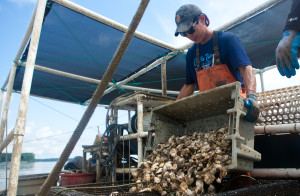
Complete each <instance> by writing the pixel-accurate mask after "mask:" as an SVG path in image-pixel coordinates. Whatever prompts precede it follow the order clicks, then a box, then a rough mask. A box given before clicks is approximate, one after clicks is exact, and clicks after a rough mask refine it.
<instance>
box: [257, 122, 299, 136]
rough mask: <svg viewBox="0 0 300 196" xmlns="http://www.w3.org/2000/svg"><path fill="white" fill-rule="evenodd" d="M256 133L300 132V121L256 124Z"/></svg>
mask: <svg viewBox="0 0 300 196" xmlns="http://www.w3.org/2000/svg"><path fill="white" fill-rule="evenodd" d="M254 133H255V134H266V135H270V134H281V133H300V123H293V124H281V125H265V126H255V127H254Z"/></svg>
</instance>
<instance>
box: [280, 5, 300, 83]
mask: <svg viewBox="0 0 300 196" xmlns="http://www.w3.org/2000/svg"><path fill="white" fill-rule="evenodd" d="M299 47H300V0H293V4H292V7H291V11H290V14H289V15H288V18H287V21H286V24H285V27H284V32H283V35H282V38H281V40H280V42H279V44H278V46H277V48H276V64H277V69H278V71H279V73H280V74H281V75H282V76H286V77H287V78H290V77H292V76H295V75H296V69H299V63H298V59H297V52H298V53H299Z"/></svg>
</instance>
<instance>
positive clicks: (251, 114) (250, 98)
mask: <svg viewBox="0 0 300 196" xmlns="http://www.w3.org/2000/svg"><path fill="white" fill-rule="evenodd" d="M244 103H245V106H246V107H248V108H249V109H248V112H247V114H246V116H245V119H246V120H247V121H248V122H252V123H253V122H255V121H256V120H257V118H258V117H259V107H258V104H257V102H256V94H255V93H254V92H252V91H249V92H247V98H246V99H244Z"/></svg>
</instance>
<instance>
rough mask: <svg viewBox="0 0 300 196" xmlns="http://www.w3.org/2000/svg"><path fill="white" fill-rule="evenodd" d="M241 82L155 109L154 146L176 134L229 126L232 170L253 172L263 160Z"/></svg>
mask: <svg viewBox="0 0 300 196" xmlns="http://www.w3.org/2000/svg"><path fill="white" fill-rule="evenodd" d="M240 91H241V85H240V83H239V82H235V83H231V84H227V85H224V86H221V87H217V88H215V89H212V90H209V91H206V92H203V93H197V94H195V95H192V96H189V97H187V98H184V99H181V100H178V101H175V102H173V103H170V104H166V105H163V106H159V107H157V108H154V109H153V111H152V121H151V130H154V131H155V138H154V142H153V148H155V147H156V145H157V144H159V143H162V142H164V141H166V140H167V139H168V138H170V137H171V136H172V135H175V136H182V135H185V134H188V133H193V132H206V131H210V130H217V129H219V128H222V127H224V126H227V127H228V134H227V135H226V139H227V140H230V141H231V145H232V151H231V157H232V160H231V164H230V165H228V167H227V168H228V169H229V170H231V171H251V170H253V162H254V161H259V160H260V159H261V155H260V153H258V152H256V151H255V150H254V123H249V122H247V121H246V120H245V119H244V116H245V112H246V108H245V106H244V101H243V98H242V97H241V96H240Z"/></svg>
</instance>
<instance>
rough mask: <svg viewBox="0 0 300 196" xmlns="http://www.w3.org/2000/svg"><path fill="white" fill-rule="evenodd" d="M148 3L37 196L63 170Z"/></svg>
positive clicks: (144, 1)
mask: <svg viewBox="0 0 300 196" xmlns="http://www.w3.org/2000/svg"><path fill="white" fill-rule="evenodd" d="M148 3H149V0H142V1H141V3H140V5H139V8H138V10H137V12H136V13H135V15H134V17H133V19H132V22H131V24H130V26H129V28H128V30H127V31H126V33H125V35H124V37H123V39H122V41H121V43H120V45H119V47H118V49H117V51H116V52H115V54H114V56H113V59H112V61H111V62H110V64H109V66H108V68H107V70H106V72H105V74H104V75H103V77H102V81H101V83H100V84H99V85H98V87H97V89H96V91H95V92H94V95H93V97H92V100H91V103H90V104H89V106H88V108H87V109H86V111H85V112H84V114H83V116H82V118H81V120H80V122H79V124H78V126H77V127H76V129H75V131H74V133H73V135H72V137H71V138H70V140H69V142H68V144H67V145H66V147H65V149H64V151H63V152H62V154H61V156H60V158H59V160H58V161H57V162H56V164H55V166H54V168H53V170H52V172H51V173H50V174H49V176H48V178H47V179H46V181H45V182H44V184H43V186H42V187H41V190H40V192H39V193H38V195H40V196H44V195H47V193H48V192H49V190H50V188H51V186H52V185H53V184H54V182H55V181H56V179H57V177H58V175H59V173H60V171H61V169H62V168H63V166H64V164H65V162H66V161H67V160H68V157H69V156H70V154H71V152H72V151H73V149H74V147H75V145H76V143H77V142H78V140H79V138H80V136H81V134H82V132H83V130H84V129H85V127H86V125H87V123H88V122H89V120H90V118H91V116H92V115H93V113H94V111H95V109H96V107H97V105H98V104H99V102H100V100H101V98H102V96H103V94H104V91H105V89H106V88H107V85H108V83H109V82H110V80H111V78H112V76H113V74H114V73H115V71H116V69H117V68H118V65H119V64H120V62H121V59H122V57H123V55H124V53H125V51H126V49H127V47H128V45H129V43H130V41H131V39H132V36H133V34H134V32H135V30H136V28H137V26H138V24H139V22H140V21H141V18H142V16H143V14H144V12H145V9H146V7H147V5H148Z"/></svg>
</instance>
